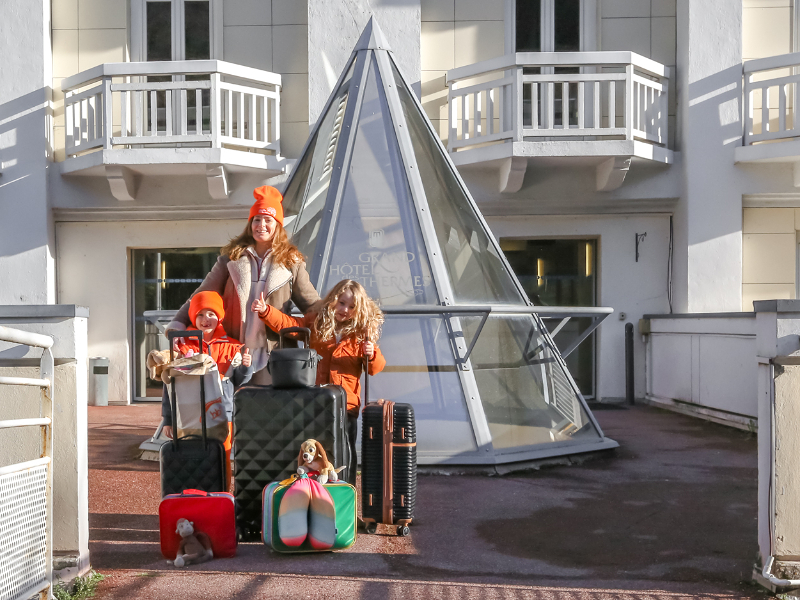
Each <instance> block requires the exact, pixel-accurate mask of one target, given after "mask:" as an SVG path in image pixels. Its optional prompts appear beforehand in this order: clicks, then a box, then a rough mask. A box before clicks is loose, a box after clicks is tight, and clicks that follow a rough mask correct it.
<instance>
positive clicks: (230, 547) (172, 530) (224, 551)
mask: <svg viewBox="0 0 800 600" xmlns="http://www.w3.org/2000/svg"><path fill="white" fill-rule="evenodd" d="M178 519H188V520H189V521H191V522H192V523H194V529H195V531H202V532H203V533H205V534H206V535H208V537H209V538H211V549H212V550H213V551H214V558H230V557H232V556H236V546H237V545H238V543H239V539H238V536H237V534H236V511H235V510H234V500H233V494H229V493H228V492H211V493H208V492H204V491H202V490H183V492H182V493H180V494H169V495H167V496H164V499H163V500H161V504H159V505H158V525H159V529H160V532H159V537H160V539H161V554H163V555H164V558H166V559H168V560H175V556H176V555H177V553H178V545H179V544H180V541H181V536H180V535H178V533H177V531H176V527H177V523H178Z"/></svg>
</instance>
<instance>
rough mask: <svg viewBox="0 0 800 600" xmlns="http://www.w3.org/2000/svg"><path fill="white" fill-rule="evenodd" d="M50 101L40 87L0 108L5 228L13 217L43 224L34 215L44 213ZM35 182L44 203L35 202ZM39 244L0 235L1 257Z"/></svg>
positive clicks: (0, 199)
mask: <svg viewBox="0 0 800 600" xmlns="http://www.w3.org/2000/svg"><path fill="white" fill-rule="evenodd" d="M51 98H52V89H51V88H50V87H43V88H40V89H38V90H36V91H34V92H30V93H28V94H25V95H24V96H20V97H19V98H16V99H14V100H11V101H10V102H6V103H5V104H2V105H0V215H4V219H3V220H4V221H5V222H6V223H5V224H6V226H8V220H7V219H6V217H7V216H8V215H16V216H17V219H16V222H19V223H26V224H27V223H34V222H42V221H44V220H45V218H44V214H42V215H40V214H37V213H36V212H34V211H42V210H43V209H44V210H45V211H46V210H47V198H46V190H47V187H46V180H45V178H46V172H45V168H46V166H47V157H49V156H52V153H53V146H52V139H50V138H49V137H48V132H49V131H51V130H52V127H51V121H52V118H53V109H52V103H51ZM42 142H44V144H42ZM36 178H39V179H38V182H39V184H40V186H41V187H40V189H41V193H42V196H43V198H42V200H44V201H43V202H37V201H36V200H37V198H36V197H35V195H36V194H37V191H36V188H35V187H33V186H35V185H36V182H37V179H36ZM32 195H33V196H34V197H32ZM26 217H28V218H30V219H32V220H31V221H28V219H27V218H26ZM33 219H35V221H34V220H33ZM41 241H42V238H41V237H40V236H36V235H20V236H8V235H0V256H14V255H16V254H21V253H23V252H26V251H28V250H32V249H34V248H39V247H41V245H42V244H41ZM9 242H11V244H9ZM12 244H13V246H12Z"/></svg>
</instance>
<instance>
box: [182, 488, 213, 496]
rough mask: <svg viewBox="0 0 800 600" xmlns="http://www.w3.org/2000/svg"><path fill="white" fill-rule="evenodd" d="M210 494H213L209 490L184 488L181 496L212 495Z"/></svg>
mask: <svg viewBox="0 0 800 600" xmlns="http://www.w3.org/2000/svg"><path fill="white" fill-rule="evenodd" d="M210 495H211V494H209V493H208V492H204V491H203V490H195V489H189V490H183V491H182V492H181V496H210Z"/></svg>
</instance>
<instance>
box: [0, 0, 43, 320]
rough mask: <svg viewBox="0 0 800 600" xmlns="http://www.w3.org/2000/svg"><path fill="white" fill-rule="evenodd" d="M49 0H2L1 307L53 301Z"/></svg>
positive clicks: (0, 106)
mask: <svg viewBox="0 0 800 600" xmlns="http://www.w3.org/2000/svg"><path fill="white" fill-rule="evenodd" d="M52 60H53V56H52V48H51V43H50V0H6V1H5V2H3V17H2V19H0V65H2V67H0V80H2V85H0V217H2V235H0V281H2V285H0V305H2V304H52V303H54V302H55V301H56V293H55V260H54V254H55V250H54V248H55V236H54V226H53V217H52V211H51V210H50V206H49V202H48V185H47V175H48V166H49V164H51V154H52V149H51V140H52V114H51V112H52V111H51V97H52V90H51V87H50V86H51V83H52V80H53V74H52V71H53V69H52Z"/></svg>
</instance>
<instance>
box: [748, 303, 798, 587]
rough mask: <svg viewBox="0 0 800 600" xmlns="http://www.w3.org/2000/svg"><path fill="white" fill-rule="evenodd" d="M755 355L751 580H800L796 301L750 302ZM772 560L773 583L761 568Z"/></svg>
mask: <svg viewBox="0 0 800 600" xmlns="http://www.w3.org/2000/svg"><path fill="white" fill-rule="evenodd" d="M754 307H755V311H756V330H757V333H756V347H757V356H758V363H759V364H758V548H759V564H758V565H757V567H756V569H755V571H754V577H755V579H756V580H757V581H758V582H759V583H761V584H762V585H764V586H765V587H767V588H769V589H771V590H772V591H779V590H781V589H784V588H786V585H785V582H780V581H778V579H783V580H788V579H791V580H797V579H800V512H798V510H797V507H798V506H800V438H798V436H797V432H798V431H800V300H764V301H759V302H755V303H754ZM770 557H773V558H774V564H773V565H772V568H771V572H770V573H769V575H772V578H770V577H769V576H767V577H764V576H763V575H762V572H761V569H762V568H763V566H764V565H765V564H767V562H768V561H769V560H770Z"/></svg>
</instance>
